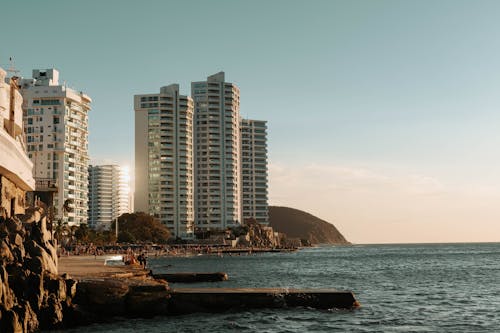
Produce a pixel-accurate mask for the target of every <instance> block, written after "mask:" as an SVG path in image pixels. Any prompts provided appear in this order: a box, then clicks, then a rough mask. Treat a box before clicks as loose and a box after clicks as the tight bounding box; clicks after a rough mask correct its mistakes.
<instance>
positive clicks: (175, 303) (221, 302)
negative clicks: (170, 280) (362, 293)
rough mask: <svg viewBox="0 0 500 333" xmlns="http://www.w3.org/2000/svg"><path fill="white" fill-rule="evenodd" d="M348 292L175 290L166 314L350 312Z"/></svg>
mask: <svg viewBox="0 0 500 333" xmlns="http://www.w3.org/2000/svg"><path fill="white" fill-rule="evenodd" d="M359 306H360V304H359V302H358V301H357V300H356V298H355V297H354V294H353V293H352V292H350V291H339V290H335V289H288V288H179V289H172V290H171V291H170V300H169V306H168V309H169V313H171V314H189V313H194V312H223V311H230V310H242V309H252V308H289V307H309V308H314V309H334V308H336V309H354V308H357V307H359Z"/></svg>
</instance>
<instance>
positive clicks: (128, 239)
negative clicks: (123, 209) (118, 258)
mask: <svg viewBox="0 0 500 333" xmlns="http://www.w3.org/2000/svg"><path fill="white" fill-rule="evenodd" d="M134 242H135V237H134V235H132V234H131V233H130V232H129V231H127V230H125V231H120V232H119V233H118V243H134Z"/></svg>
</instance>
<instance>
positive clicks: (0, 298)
mask: <svg viewBox="0 0 500 333" xmlns="http://www.w3.org/2000/svg"><path fill="white" fill-rule="evenodd" d="M21 220H22V221H24V222H21ZM0 242H1V245H0V247H1V251H0V331H1V332H34V331H37V330H39V329H48V328H60V327H64V326H65V322H69V320H68V319H69V318H71V317H72V316H73V314H74V312H75V311H74V310H75V309H74V306H73V298H74V297H75V295H76V281H75V280H73V279H71V278H69V277H68V276H65V275H63V276H59V275H58V270H57V254H56V249H55V246H54V245H55V244H54V242H53V241H52V239H51V236H50V232H48V231H47V228H46V221H45V217H43V211H42V210H41V209H34V210H31V211H29V212H28V213H27V214H26V215H25V216H24V217H23V218H22V219H18V218H17V217H12V218H5V217H0Z"/></svg>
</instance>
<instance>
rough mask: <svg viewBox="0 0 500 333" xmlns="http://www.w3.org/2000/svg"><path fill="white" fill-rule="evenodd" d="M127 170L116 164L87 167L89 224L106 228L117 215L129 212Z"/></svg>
mask: <svg viewBox="0 0 500 333" xmlns="http://www.w3.org/2000/svg"><path fill="white" fill-rule="evenodd" d="M129 181H130V176H129V174H128V170H127V169H125V168H123V167H120V166H118V165H91V166H90V167H89V214H88V215H89V222H88V223H89V226H90V227H91V228H93V229H100V230H107V229H109V228H110V226H111V221H113V220H114V219H115V218H117V217H118V216H120V215H122V214H124V213H129V212H130V209H129V195H130V193H129V192H130V190H129V189H130V186H129Z"/></svg>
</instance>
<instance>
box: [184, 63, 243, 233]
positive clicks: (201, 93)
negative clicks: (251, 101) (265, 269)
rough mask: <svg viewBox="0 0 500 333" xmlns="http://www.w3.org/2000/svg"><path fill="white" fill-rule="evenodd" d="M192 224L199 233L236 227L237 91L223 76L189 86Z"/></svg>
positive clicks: (238, 216) (238, 208) (238, 193)
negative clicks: (191, 147) (192, 191)
mask: <svg viewBox="0 0 500 333" xmlns="http://www.w3.org/2000/svg"><path fill="white" fill-rule="evenodd" d="M191 95H192V97H193V101H194V108H195V112H194V136H195V141H194V152H195V157H194V158H195V161H194V163H195V167H194V170H195V187H194V190H195V220H196V224H197V227H198V228H200V229H202V230H210V229H224V228H226V227H229V226H233V225H237V224H240V223H241V222H242V221H241V201H240V196H241V184H240V172H241V170H240V144H239V141H240V129H239V127H240V91H239V89H238V87H237V86H236V85H234V84H232V83H229V82H225V76H224V72H220V73H217V74H214V75H211V76H209V77H208V78H207V80H206V81H200V82H192V83H191Z"/></svg>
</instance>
